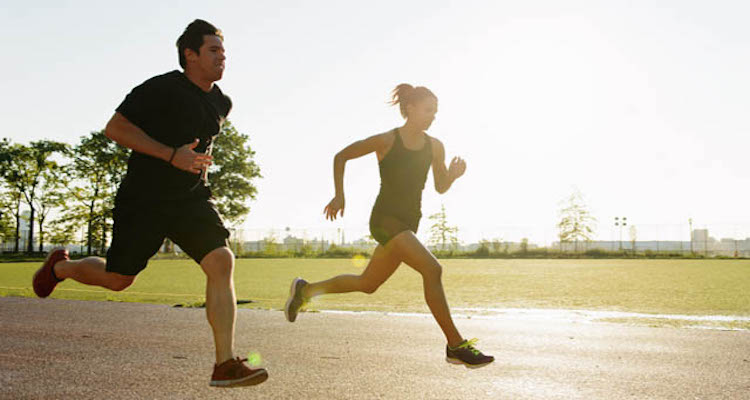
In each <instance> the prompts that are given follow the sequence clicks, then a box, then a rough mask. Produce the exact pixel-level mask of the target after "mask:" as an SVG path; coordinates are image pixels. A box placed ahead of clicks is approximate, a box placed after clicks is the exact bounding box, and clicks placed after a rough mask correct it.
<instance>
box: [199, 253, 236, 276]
mask: <svg viewBox="0 0 750 400" xmlns="http://www.w3.org/2000/svg"><path fill="white" fill-rule="evenodd" d="M200 264H201V268H203V271H204V272H205V273H206V275H207V276H208V277H222V276H231V275H232V270H233V268H234V253H232V250H230V249H229V248H228V247H219V248H218V249H215V250H213V251H211V252H210V253H208V254H207V255H206V256H205V257H203V259H202V260H201V263H200Z"/></svg>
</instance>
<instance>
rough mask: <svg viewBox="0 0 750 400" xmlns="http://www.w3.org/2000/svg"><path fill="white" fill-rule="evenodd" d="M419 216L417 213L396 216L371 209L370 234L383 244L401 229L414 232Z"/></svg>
mask: <svg viewBox="0 0 750 400" xmlns="http://www.w3.org/2000/svg"><path fill="white" fill-rule="evenodd" d="M420 217H421V216H418V215H412V216H411V217H403V216H401V217H398V216H394V215H388V214H386V213H383V212H380V211H378V210H373V211H372V214H370V234H371V235H372V237H373V238H374V239H375V240H376V241H377V242H378V243H380V244H381V245H383V246H385V245H386V244H387V243H388V242H389V241H390V240H391V239H393V238H394V237H395V236H396V235H398V234H399V233H401V232H403V231H412V232H414V233H415V234H416V233H417V229H419V219H420Z"/></svg>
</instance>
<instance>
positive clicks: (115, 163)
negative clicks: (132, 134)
mask: <svg viewBox="0 0 750 400" xmlns="http://www.w3.org/2000/svg"><path fill="white" fill-rule="evenodd" d="M68 154H69V156H70V158H71V159H72V163H71V164H70V165H68V166H67V168H66V169H65V174H64V175H65V176H60V177H59V179H61V180H65V179H67V180H69V182H70V183H69V184H67V185H66V187H67V191H66V193H65V197H66V198H67V199H69V201H66V203H65V204H66V206H65V212H64V215H63V217H61V219H59V220H58V222H60V223H66V224H70V225H71V228H72V229H73V230H76V227H77V226H81V225H85V226H86V252H87V254H92V251H93V250H94V248H95V247H96V248H98V249H99V251H100V252H103V251H104V249H105V247H106V242H107V236H108V232H110V231H111V229H112V223H111V220H112V209H113V208H114V198H115V194H116V192H117V188H118V186H119V185H120V182H121V181H122V179H123V177H124V176H125V172H126V171H127V160H128V154H129V152H128V150H127V149H126V148H125V147H122V146H120V145H118V144H117V143H115V142H114V141H112V140H110V139H109V138H107V137H106V136H105V135H104V131H103V130H101V131H98V132H91V133H90V134H89V135H88V136H82V137H81V141H80V142H79V143H78V144H77V145H76V146H75V147H74V148H73V149H72V151H70V152H69V153H68Z"/></svg>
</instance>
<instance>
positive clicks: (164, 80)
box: [138, 70, 182, 88]
mask: <svg viewBox="0 0 750 400" xmlns="http://www.w3.org/2000/svg"><path fill="white" fill-rule="evenodd" d="M181 74H182V73H181V72H180V71H177V70H174V71H169V72H166V73H163V74H160V75H156V76H153V77H151V78H149V79H146V80H145V81H144V82H143V83H141V84H140V85H138V87H160V88H161V87H168V86H172V85H174V84H175V83H177V82H178V81H179V78H180V75H181Z"/></svg>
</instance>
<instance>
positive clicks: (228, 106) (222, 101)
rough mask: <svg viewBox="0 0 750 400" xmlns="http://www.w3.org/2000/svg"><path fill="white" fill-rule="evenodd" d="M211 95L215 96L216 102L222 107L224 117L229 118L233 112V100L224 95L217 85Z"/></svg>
mask: <svg viewBox="0 0 750 400" xmlns="http://www.w3.org/2000/svg"><path fill="white" fill-rule="evenodd" d="M211 94H212V95H213V96H214V99H215V100H214V101H216V102H218V103H219V105H220V106H221V108H222V111H223V114H224V116H227V115H228V114H229V112H230V111H232V98H231V97H229V96H227V95H226V94H224V92H222V91H221V88H220V87H219V85H217V84H214V87H213V88H212V89H211Z"/></svg>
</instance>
